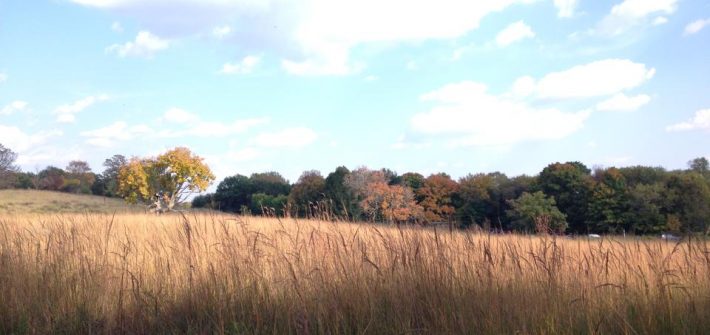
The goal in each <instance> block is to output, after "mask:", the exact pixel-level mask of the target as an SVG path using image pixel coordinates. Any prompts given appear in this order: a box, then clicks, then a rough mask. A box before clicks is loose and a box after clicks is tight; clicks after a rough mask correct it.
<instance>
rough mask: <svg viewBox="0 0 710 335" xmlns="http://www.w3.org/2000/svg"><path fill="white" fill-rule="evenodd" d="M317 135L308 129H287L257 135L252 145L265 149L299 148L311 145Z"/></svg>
mask: <svg viewBox="0 0 710 335" xmlns="http://www.w3.org/2000/svg"><path fill="white" fill-rule="evenodd" d="M317 138H318V134H316V132H315V131H313V130H312V129H310V128H304V127H297V128H288V129H284V130H281V131H278V132H273V133H262V134H259V135H257V136H256V137H255V138H254V139H253V142H254V144H256V145H258V146H261V147H266V148H301V147H305V146H307V145H309V144H311V143H313V142H314V141H315V140H316V139H317Z"/></svg>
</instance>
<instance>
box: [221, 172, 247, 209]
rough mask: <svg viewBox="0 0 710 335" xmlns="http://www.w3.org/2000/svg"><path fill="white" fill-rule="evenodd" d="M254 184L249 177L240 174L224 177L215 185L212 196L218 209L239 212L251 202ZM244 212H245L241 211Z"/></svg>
mask: <svg viewBox="0 0 710 335" xmlns="http://www.w3.org/2000/svg"><path fill="white" fill-rule="evenodd" d="M253 193H254V185H252V182H251V179H249V178H248V177H247V176H243V175H240V174H237V175H234V176H231V177H227V178H224V180H222V182H220V183H219V185H217V190H216V192H215V195H214V198H215V202H216V203H217V205H218V209H220V210H223V211H227V212H234V213H236V212H240V211H241V209H242V208H246V207H248V206H249V205H250V204H251V195H252V194H253ZM242 214H246V213H242Z"/></svg>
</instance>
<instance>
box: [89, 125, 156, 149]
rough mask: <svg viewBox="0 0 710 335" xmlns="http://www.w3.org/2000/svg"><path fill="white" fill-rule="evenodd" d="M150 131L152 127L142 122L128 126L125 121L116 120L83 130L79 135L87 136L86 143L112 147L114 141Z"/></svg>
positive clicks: (124, 139)
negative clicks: (106, 124) (96, 127)
mask: <svg viewBox="0 0 710 335" xmlns="http://www.w3.org/2000/svg"><path fill="white" fill-rule="evenodd" d="M152 132H153V129H151V128H150V127H148V126H146V125H143V124H139V125H134V126H128V124H126V122H123V121H116V122H114V123H112V124H110V125H108V126H106V127H102V128H98V129H94V130H89V131H83V132H81V133H80V135H81V136H83V137H87V138H88V139H87V140H86V143H88V144H91V145H93V146H97V147H112V146H113V145H114V144H116V142H119V141H129V140H132V139H134V138H136V137H138V136H140V135H145V134H150V133H152Z"/></svg>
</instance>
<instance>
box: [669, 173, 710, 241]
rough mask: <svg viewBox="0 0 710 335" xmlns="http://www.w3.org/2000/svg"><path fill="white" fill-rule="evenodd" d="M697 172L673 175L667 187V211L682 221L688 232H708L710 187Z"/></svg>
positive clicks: (682, 227) (682, 225)
mask: <svg viewBox="0 0 710 335" xmlns="http://www.w3.org/2000/svg"><path fill="white" fill-rule="evenodd" d="M708 184H709V182H708V180H707V179H705V178H704V177H703V176H702V175H700V174H699V173H697V172H695V171H691V172H682V173H677V174H673V175H672V176H671V177H670V178H669V179H668V183H667V185H666V194H665V197H666V201H667V202H668V205H667V206H668V207H667V211H668V213H669V214H675V215H677V217H678V218H679V219H680V223H681V229H682V230H683V231H686V232H692V231H694V232H708V231H709V229H710V227H709V226H708V218H710V185H708Z"/></svg>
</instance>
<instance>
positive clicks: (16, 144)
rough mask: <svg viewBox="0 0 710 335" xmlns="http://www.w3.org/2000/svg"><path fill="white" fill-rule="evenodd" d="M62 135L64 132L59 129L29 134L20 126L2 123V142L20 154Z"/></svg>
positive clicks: (0, 126)
mask: <svg viewBox="0 0 710 335" xmlns="http://www.w3.org/2000/svg"><path fill="white" fill-rule="evenodd" d="M61 135H62V132H61V131H59V130H50V131H41V132H37V133H34V134H27V133H25V132H24V131H22V130H20V128H17V127H14V126H4V125H0V143H2V144H3V145H5V146H6V147H8V148H10V149H11V150H13V151H15V152H17V153H19V154H22V153H24V152H26V151H28V150H30V149H32V148H34V147H36V146H38V145H42V144H44V143H46V142H47V141H48V140H49V139H51V138H52V137H56V136H61Z"/></svg>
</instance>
